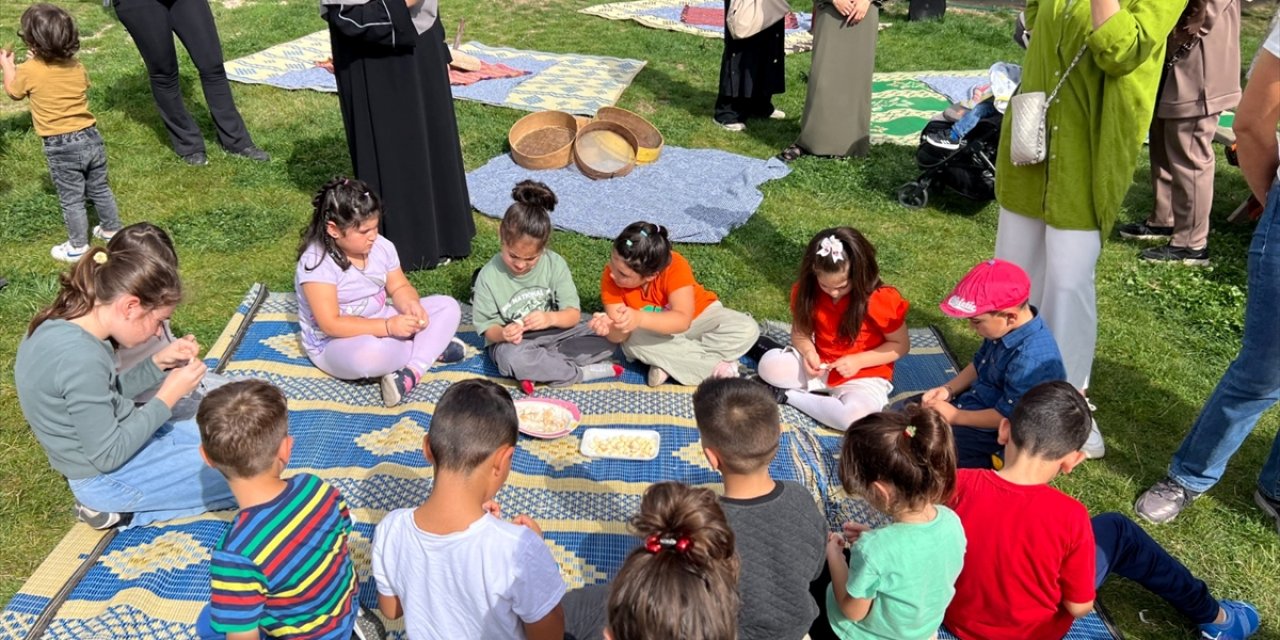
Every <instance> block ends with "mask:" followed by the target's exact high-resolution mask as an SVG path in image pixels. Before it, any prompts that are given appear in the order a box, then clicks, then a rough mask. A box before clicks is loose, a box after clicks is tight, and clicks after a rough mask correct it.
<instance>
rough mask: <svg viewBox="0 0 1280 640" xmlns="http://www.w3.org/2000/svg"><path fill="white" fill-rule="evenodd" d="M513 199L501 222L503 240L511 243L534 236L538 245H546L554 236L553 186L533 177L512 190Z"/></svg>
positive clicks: (554, 199) (499, 233)
mask: <svg viewBox="0 0 1280 640" xmlns="http://www.w3.org/2000/svg"><path fill="white" fill-rule="evenodd" d="M511 199H512V200H514V201H515V202H513V203H512V204H511V206H510V207H507V212H506V213H505V214H504V215H503V216H502V222H501V223H500V224H499V225H498V236H499V237H501V238H502V243H503V244H505V245H512V244H515V243H516V242H519V241H520V239H521V238H523V237H525V236H528V237H530V238H533V239H534V240H535V241H536V242H537V243H538V247H539V248H541V247H543V246H546V244H547V241H548V240H550V239H551V215H550V212H551V211H553V210H554V209H555V208H556V203H557V202H558V201H557V200H556V194H555V193H554V192H552V191H551V187H548V186H547V185H545V184H543V183H541V182H535V181H533V180H522V181H521V182H520V183H518V184H517V185H516V186H515V187H514V188H513V189H511Z"/></svg>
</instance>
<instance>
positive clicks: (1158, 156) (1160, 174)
mask: <svg viewBox="0 0 1280 640" xmlns="http://www.w3.org/2000/svg"><path fill="white" fill-rule="evenodd" d="M1217 129H1218V114H1216V113H1215V114H1213V115H1211V116H1205V117H1202V118H1159V117H1157V118H1153V119H1152V120H1151V135H1150V142H1149V145H1150V148H1151V183H1152V189H1154V190H1155V208H1154V209H1153V210H1152V212H1151V216H1150V217H1149V218H1147V224H1148V225H1151V226H1153V227H1173V239H1172V241H1171V244H1172V245H1173V246H1175V247H1184V248H1188V249H1202V248H1204V247H1205V245H1207V244H1208V243H1209V212H1210V211H1211V210H1212V209H1213V170H1214V160H1215V156H1214V153H1213V134H1214V133H1215V132H1216V131H1217Z"/></svg>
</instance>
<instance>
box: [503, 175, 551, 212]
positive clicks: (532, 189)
mask: <svg viewBox="0 0 1280 640" xmlns="http://www.w3.org/2000/svg"><path fill="white" fill-rule="evenodd" d="M511 199H512V200H515V201H516V202H519V203H520V204H525V205H529V206H533V207H538V208H539V209H545V210H547V211H552V210H554V209H555V208H556V203H557V202H558V200H557V199H556V194H555V193H553V192H552V191H551V187H548V186H547V185H546V184H544V183H541V182H537V181H536V180H522V181H520V182H519V183H517V184H516V186H515V187H514V188H512V189H511Z"/></svg>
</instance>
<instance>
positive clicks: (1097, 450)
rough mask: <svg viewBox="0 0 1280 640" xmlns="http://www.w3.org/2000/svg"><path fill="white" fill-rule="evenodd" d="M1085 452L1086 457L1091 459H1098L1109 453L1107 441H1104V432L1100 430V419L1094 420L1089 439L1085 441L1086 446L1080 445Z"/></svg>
mask: <svg viewBox="0 0 1280 640" xmlns="http://www.w3.org/2000/svg"><path fill="white" fill-rule="evenodd" d="M1080 450H1081V451H1083V452H1084V457H1085V458H1087V459H1089V460H1097V459H1098V458H1101V457H1103V456H1105V455H1107V443H1105V442H1103V441H1102V432H1101V431H1099V430H1098V421H1097V420H1094V421H1093V426H1092V427H1090V429H1089V439H1088V440H1085V441H1084V446H1083V447H1080Z"/></svg>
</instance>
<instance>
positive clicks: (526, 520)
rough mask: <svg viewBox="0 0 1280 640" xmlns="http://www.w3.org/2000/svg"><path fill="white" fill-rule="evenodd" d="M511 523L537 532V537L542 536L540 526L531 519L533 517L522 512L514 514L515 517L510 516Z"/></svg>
mask: <svg viewBox="0 0 1280 640" xmlns="http://www.w3.org/2000/svg"><path fill="white" fill-rule="evenodd" d="M511 524H518V525H520V526H522V527H529V529H530V530H531V531H533V532H534V533H536V534H538V537H539V538H541V537H542V527H539V526H538V523H537V522H534V521H533V518H530V517H529V516H526V515H524V514H523V513H522V514H520V515H518V516H516V517H515V518H512V519H511Z"/></svg>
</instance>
